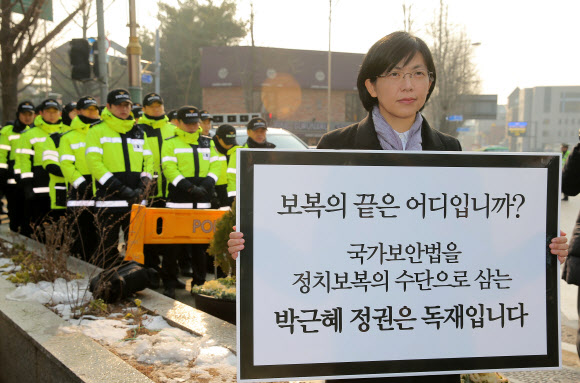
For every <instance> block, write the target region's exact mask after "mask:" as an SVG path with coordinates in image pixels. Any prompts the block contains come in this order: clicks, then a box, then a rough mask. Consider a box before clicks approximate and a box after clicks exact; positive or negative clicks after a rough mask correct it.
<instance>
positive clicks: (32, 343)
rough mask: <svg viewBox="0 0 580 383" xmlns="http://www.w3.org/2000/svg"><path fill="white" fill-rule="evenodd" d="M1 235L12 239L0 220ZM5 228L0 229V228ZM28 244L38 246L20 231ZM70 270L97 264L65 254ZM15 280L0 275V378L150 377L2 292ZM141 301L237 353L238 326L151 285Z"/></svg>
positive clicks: (7, 382) (89, 270) (122, 380)
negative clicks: (157, 290)
mask: <svg viewBox="0 0 580 383" xmlns="http://www.w3.org/2000/svg"><path fill="white" fill-rule="evenodd" d="M2 226H3V227H2V228H1V229H0V237H2V238H3V239H8V240H10V239H13V238H9V237H10V236H9V235H8V234H7V233H6V232H5V229H6V227H5V226H6V225H2ZM3 229H4V231H3V232H2V230H3ZM16 242H19V243H20V242H26V243H27V247H28V248H29V249H31V250H34V249H38V248H39V247H40V246H42V245H39V244H37V243H36V242H33V241H26V240H25V239H23V238H22V237H19V238H18V239H16ZM68 263H69V264H68V267H69V270H71V271H74V272H78V273H84V274H85V275H96V273H98V272H99V270H100V269H98V268H95V267H94V266H92V265H89V264H87V263H85V262H83V261H81V260H78V259H76V258H69V262H68ZM15 289H16V285H14V284H13V283H11V282H8V281H6V280H5V279H3V278H0V382H1V383H35V382H42V383H44V382H47V383H52V382H54V383H69V382H71V383H73V382H75V383H76V382H90V383H93V382H94V383H103V382H107V383H117V382H118V383H151V382H152V381H151V380H150V379H149V378H147V377H146V376H145V375H143V374H141V373H140V372H138V371H137V370H135V369H134V368H132V367H131V366H129V365H128V364H127V363H125V362H124V361H123V360H122V359H120V358H118V357H116V356H115V355H114V354H112V353H111V352H109V351H108V350H107V349H105V348H104V347H102V346H101V345H100V344H98V343H97V342H95V341H93V340H92V339H90V338H88V337H86V336H84V335H82V334H59V331H58V328H59V327H61V326H68V325H69V324H68V322H66V321H65V320H63V319H62V318H61V317H60V316H58V315H57V314H55V313H53V312H52V311H50V310H49V309H47V308H46V307H44V306H43V305H41V304H39V303H36V302H15V301H8V300H6V298H5V296H6V295H7V294H8V293H10V292H12V291H14V290H15ZM137 295H138V298H139V299H141V301H142V307H144V308H146V309H148V310H151V311H154V312H156V313H157V314H158V315H161V316H163V317H164V318H165V319H166V320H167V321H168V322H169V323H172V324H173V325H175V326H177V327H180V328H182V329H184V330H186V331H190V332H192V333H194V334H196V335H199V336H204V335H207V336H209V337H211V338H212V339H214V340H215V342H216V345H221V346H223V347H226V348H228V349H230V350H231V351H232V352H234V353H236V327H235V326H233V325H231V324H230V323H227V322H224V321H222V320H220V319H217V318H215V317H213V316H211V315H208V314H206V313H204V312H202V311H199V310H196V309H194V308H193V307H190V306H187V305H184V304H182V303H180V302H177V301H174V300H173V299H170V298H167V297H165V296H163V295H161V294H159V293H157V292H155V291H153V290H149V289H146V290H144V291H141V292H139V293H138V294H137Z"/></svg>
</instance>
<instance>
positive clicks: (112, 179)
mask: <svg viewBox="0 0 580 383" xmlns="http://www.w3.org/2000/svg"><path fill="white" fill-rule="evenodd" d="M132 104H133V102H132V101H131V97H130V95H129V92H128V91H127V90H125V89H115V90H113V91H111V92H109V94H108V95H107V107H106V108H105V109H104V110H103V112H102V114H101V120H102V122H101V123H99V124H97V125H95V126H94V127H93V128H91V129H89V132H88V133H87V144H86V145H87V151H86V161H87V165H88V167H89V170H90V172H91V175H92V176H93V182H94V184H95V185H96V197H97V201H96V202H95V212H96V219H97V221H96V222H97V228H98V229H99V231H100V234H101V240H102V242H103V243H102V245H103V246H102V249H104V251H103V253H102V254H98V255H97V256H98V259H97V264H98V265H101V266H103V267H104V268H112V267H115V266H117V265H118V264H119V263H120V262H121V261H122V259H120V257H119V254H120V253H119V249H118V240H119V230H123V232H124V234H125V241H126V239H127V238H126V235H127V229H128V227H129V224H130V213H131V205H132V204H134V203H140V202H141V201H142V200H143V198H144V191H145V190H146V189H147V187H148V186H149V184H150V182H151V179H152V172H153V163H152V153H151V150H149V143H148V141H147V136H146V135H145V133H144V132H143V130H142V129H141V128H140V127H139V126H138V125H135V123H134V122H135V119H134V118H133V116H132V115H131V105H132Z"/></svg>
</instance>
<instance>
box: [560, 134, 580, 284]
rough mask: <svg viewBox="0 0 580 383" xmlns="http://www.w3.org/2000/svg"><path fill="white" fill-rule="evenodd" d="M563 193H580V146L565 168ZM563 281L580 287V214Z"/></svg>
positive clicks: (571, 242)
mask: <svg viewBox="0 0 580 383" xmlns="http://www.w3.org/2000/svg"><path fill="white" fill-rule="evenodd" d="M562 193H564V194H567V195H572V196H574V195H577V194H578V193H580V144H578V145H576V146H575V147H574V150H572V153H570V156H568V160H567V161H566V165H565V166H564V171H563V173H562ZM562 279H563V280H565V281H566V282H568V283H569V284H573V285H578V286H580V214H578V218H576V225H574V231H573V232H572V236H571V238H570V247H569V249H568V257H566V262H565V263H564V270H563V271H562Z"/></svg>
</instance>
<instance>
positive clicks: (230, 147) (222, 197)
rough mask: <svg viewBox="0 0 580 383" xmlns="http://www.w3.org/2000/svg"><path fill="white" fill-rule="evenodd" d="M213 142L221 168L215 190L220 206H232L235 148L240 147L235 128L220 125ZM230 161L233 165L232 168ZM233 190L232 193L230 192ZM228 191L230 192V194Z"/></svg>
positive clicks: (234, 179)
mask: <svg viewBox="0 0 580 383" xmlns="http://www.w3.org/2000/svg"><path fill="white" fill-rule="evenodd" d="M212 140H213V144H214V146H215V148H216V150H217V152H218V153H219V154H220V160H221V161H220V164H221V170H220V172H219V177H218V180H217V182H216V186H215V191H216V193H217V196H218V200H219V204H220V208H226V209H228V208H229V207H230V206H232V203H233V200H234V197H235V192H236V172H235V170H236V168H235V156H236V150H237V149H238V148H240V146H238V142H237V141H236V128H234V127H233V126H231V125H227V124H224V125H221V126H220V127H219V128H218V129H217V131H216V133H215V135H214V136H213V138H212ZM230 163H231V164H232V165H234V168H233V170H232V169H231V168H230ZM232 192H233V193H232ZM229 193H232V195H231V196H230V195H229Z"/></svg>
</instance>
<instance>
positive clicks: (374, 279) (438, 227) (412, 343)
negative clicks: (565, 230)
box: [242, 163, 548, 369]
mask: <svg viewBox="0 0 580 383" xmlns="http://www.w3.org/2000/svg"><path fill="white" fill-rule="evenodd" d="M547 193H548V169H546V168H542V167H528V168H525V167H524V168H511V167H431V166H425V167H421V166H343V165H312V164H308V165H300V164H291V165H285V164H276V165H270V164H260V163H257V164H255V165H253V196H252V199H253V227H252V241H253V247H252V249H253V250H252V257H253V261H252V265H253V266H252V275H253V285H252V291H253V296H252V302H253V307H252V314H253V315H252V316H253V322H252V326H253V327H252V330H253V364H254V365H255V366H273V365H275V366H292V365H308V364H313V363H330V364H333V363H345V362H372V361H404V360H427V359H446V358H482V357H483V358H485V357H504V356H517V357H521V356H533V355H546V354H547V353H548V350H547V348H548V345H547V338H548V336H547V332H546V331H547V330H546V329H547V327H548V326H547V312H546V299H547V295H546V235H547V234H546V233H547V229H546V222H547V216H546V215H547V214H546V200H547ZM422 201H425V203H424V205H421V202H422ZM423 207H424V208H423ZM242 256H243V255H242ZM338 322H340V325H338V324H337V323H338ZM499 345H501V346H499ZM242 352H243V351H242ZM457 369H461V368H460V367H459V366H458V367H457Z"/></svg>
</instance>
